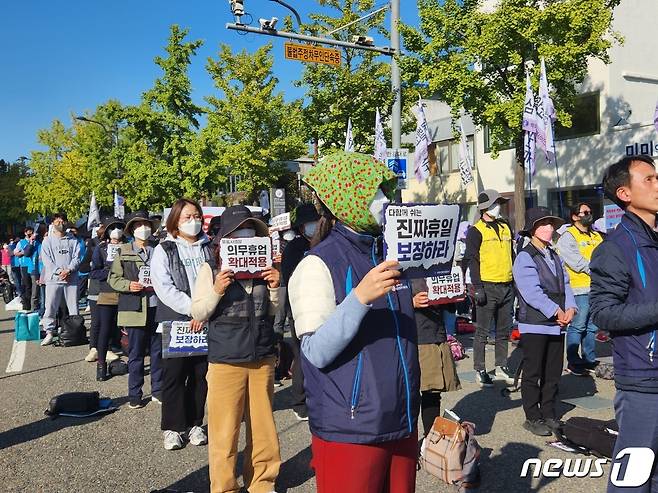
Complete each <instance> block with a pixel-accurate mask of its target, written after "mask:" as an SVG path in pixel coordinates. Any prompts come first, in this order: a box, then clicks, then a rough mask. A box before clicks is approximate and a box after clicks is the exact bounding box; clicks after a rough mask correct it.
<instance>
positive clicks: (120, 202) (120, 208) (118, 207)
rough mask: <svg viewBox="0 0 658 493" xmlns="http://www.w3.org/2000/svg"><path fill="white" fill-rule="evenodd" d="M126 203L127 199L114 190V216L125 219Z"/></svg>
mask: <svg viewBox="0 0 658 493" xmlns="http://www.w3.org/2000/svg"><path fill="white" fill-rule="evenodd" d="M125 203H126V201H125V199H124V198H123V197H122V196H121V195H119V194H118V193H117V191H116V190H115V191H114V217H117V218H119V219H123V217H124V216H125V207H124V204H125Z"/></svg>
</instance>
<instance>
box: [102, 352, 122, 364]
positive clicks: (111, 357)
mask: <svg viewBox="0 0 658 493" xmlns="http://www.w3.org/2000/svg"><path fill="white" fill-rule="evenodd" d="M118 359H119V355H118V354H117V353H115V352H113V351H110V350H109V349H108V350H107V354H106V355H105V361H106V362H108V363H111V362H112V361H116V360H118Z"/></svg>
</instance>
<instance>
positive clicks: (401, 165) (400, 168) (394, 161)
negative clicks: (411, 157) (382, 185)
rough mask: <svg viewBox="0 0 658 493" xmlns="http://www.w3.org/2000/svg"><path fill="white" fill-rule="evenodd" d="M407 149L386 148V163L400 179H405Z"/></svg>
mask: <svg viewBox="0 0 658 493" xmlns="http://www.w3.org/2000/svg"><path fill="white" fill-rule="evenodd" d="M408 153H409V151H408V150H407V149H386V165H387V166H388V168H389V169H390V170H391V171H393V172H394V173H395V174H396V175H398V178H399V179H400V180H406V179H407V155H408Z"/></svg>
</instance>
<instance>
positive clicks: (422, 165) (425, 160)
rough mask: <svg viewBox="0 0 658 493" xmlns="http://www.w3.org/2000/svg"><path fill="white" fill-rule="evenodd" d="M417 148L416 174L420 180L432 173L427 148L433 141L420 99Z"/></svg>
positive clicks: (415, 157) (415, 158) (415, 153)
mask: <svg viewBox="0 0 658 493" xmlns="http://www.w3.org/2000/svg"><path fill="white" fill-rule="evenodd" d="M416 118H417V125H416V150H415V151H414V174H415V175H416V179H417V180H418V181H419V182H420V181H423V180H424V179H426V178H427V177H428V176H429V175H430V158H429V154H428V152H427V148H428V147H429V145H430V144H431V143H432V137H431V136H430V131H429V128H428V127H427V119H426V118H425V111H424V110H423V103H422V101H420V99H419V100H418V113H417V114H416Z"/></svg>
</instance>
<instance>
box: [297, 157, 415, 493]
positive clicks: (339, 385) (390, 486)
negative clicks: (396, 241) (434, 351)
mask: <svg viewBox="0 0 658 493" xmlns="http://www.w3.org/2000/svg"><path fill="white" fill-rule="evenodd" d="M304 180H305V182H306V183H307V184H308V185H309V186H310V187H311V188H312V189H313V190H314V191H315V193H316V195H317V198H318V200H319V202H320V203H321V204H322V218H321V219H320V223H319V224H318V231H317V232H316V235H315V237H314V238H313V241H312V242H311V250H310V251H309V252H308V254H307V255H306V256H305V257H304V259H303V260H302V261H301V262H300V263H299V265H298V266H297V268H296V269H295V272H294V273H293V274H292V277H291V278H290V282H289V283H288V295H289V298H290V305H291V308H292V313H293V317H294V320H295V331H296V333H297V335H298V336H299V337H300V338H301V360H302V366H303V372H304V390H305V392H306V404H307V407H308V418H309V426H310V430H311V434H312V445H311V447H312V451H313V462H312V466H313V468H314V469H315V474H316V484H317V490H318V492H319V493H329V492H336V491H340V492H341V493H352V492H353V493H357V492H358V493H363V492H372V493H375V492H376V493H381V492H393V491H394V492H396V493H406V492H412V491H414V489H415V478H416V459H417V448H418V447H417V440H418V433H417V429H416V421H417V418H418V412H419V404H420V403H419V400H420V399H419V396H420V392H419V383H420V382H419V377H420V370H419V367H418V348H417V345H416V324H415V320H414V308H413V303H412V298H411V289H410V287H409V284H408V282H400V280H399V277H400V271H399V264H398V262H396V261H382V260H383V258H382V244H381V231H382V229H381V225H382V222H383V209H384V206H385V205H386V204H387V203H388V202H389V201H390V200H391V199H392V197H393V193H394V190H395V185H396V181H397V178H396V176H395V174H394V173H393V172H392V171H390V170H389V169H388V168H387V167H386V166H385V165H384V164H382V163H380V162H379V161H377V160H375V159H374V158H373V157H372V156H366V155H364V154H358V153H347V152H336V153H335V154H332V155H330V156H327V157H325V158H324V160H323V161H321V162H320V164H319V165H318V166H316V167H315V168H313V169H312V170H311V171H309V172H308V174H307V175H306V176H305V178H304ZM394 288H395V289H394Z"/></svg>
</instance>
